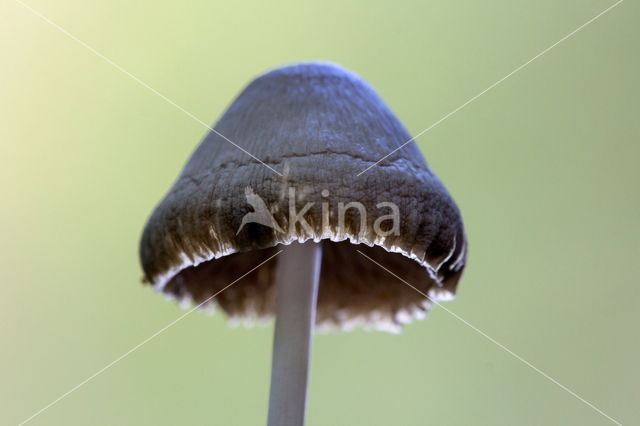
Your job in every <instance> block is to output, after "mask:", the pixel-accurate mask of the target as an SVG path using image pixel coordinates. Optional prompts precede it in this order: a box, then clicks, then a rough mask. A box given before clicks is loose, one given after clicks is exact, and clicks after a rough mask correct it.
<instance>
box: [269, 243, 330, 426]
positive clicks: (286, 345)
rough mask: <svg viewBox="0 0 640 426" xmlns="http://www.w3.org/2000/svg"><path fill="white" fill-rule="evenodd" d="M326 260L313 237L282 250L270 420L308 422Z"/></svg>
mask: <svg viewBox="0 0 640 426" xmlns="http://www.w3.org/2000/svg"><path fill="white" fill-rule="evenodd" d="M321 260H322V246H321V245H320V244H318V243H314V242H313V241H308V242H306V243H304V244H296V243H292V244H290V245H288V246H284V248H283V251H282V254H280V255H279V256H278V264H277V266H276V326H275V336H274V342H273V358H272V362H271V392H270V396H269V420H268V426H302V425H303V424H304V419H305V412H306V400H307V381H308V377H309V361H310V358H311V339H312V335H313V327H314V326H315V321H316V301H317V298H318V285H319V279H320V263H321Z"/></svg>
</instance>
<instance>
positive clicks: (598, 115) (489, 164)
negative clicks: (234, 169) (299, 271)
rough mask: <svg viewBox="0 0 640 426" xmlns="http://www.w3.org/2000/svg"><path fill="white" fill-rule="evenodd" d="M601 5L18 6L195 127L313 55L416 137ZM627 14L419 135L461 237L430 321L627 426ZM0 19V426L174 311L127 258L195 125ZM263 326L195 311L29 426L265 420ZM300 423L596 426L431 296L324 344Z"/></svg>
mask: <svg viewBox="0 0 640 426" xmlns="http://www.w3.org/2000/svg"><path fill="white" fill-rule="evenodd" d="M612 3H613V2H608V1H601V0H597V1H595V0H594V1H578V0H571V1H562V2H558V1H551V0H541V1H536V2H533V1H492V2H474V1H456V2H452V1H430V2H408V1H400V2H388V1H382V0H375V1H368V2H364V1H363V2H337V1H324V2H310V1H306V2H289V3H284V2H277V3H276V2H223V3H217V2H209V1H194V2H151V1H137V2H128V1H120V0H119V1H109V2H106V1H104V2H83V1H78V0H74V1H71V0H65V1H56V2H47V1H44V0H28V4H29V5H31V6H32V7H34V8H36V9H37V10H38V11H40V12H41V13H43V14H44V15H46V16H47V17H49V18H50V19H52V20H53V21H55V22H56V23H58V24H59V25H61V26H62V27H63V28H65V29H66V30H68V31H69V32H71V33H72V34H74V35H75V36H76V37H78V38H79V39H80V40H82V41H84V42H86V43H88V44H89V45H91V46H92V47H94V48H95V49H96V50H97V51H99V52H101V53H102V54H104V55H106V56H107V57H109V58H110V59H112V60H113V61H115V62H116V63H118V64H120V65H121V66H122V67H124V68H125V69H126V70H128V71H129V72H131V73H132V74H134V75H135V76H137V77H139V78H140V79H141V80H143V81H144V82H146V83H147V84H149V85H150V86H152V87H154V88H156V89H157V90H158V91H160V92H161V93H162V94H164V95H166V96H167V97H168V98H170V99H172V100H173V101H175V102H176V103H177V104H179V105H181V106H182V107H184V108H185V109H187V110H188V111H190V112H191V113H193V114H194V115H195V116H197V117H198V118H199V119H201V120H203V121H204V122H207V123H213V122H214V121H215V120H216V119H217V117H218V116H220V115H221V114H222V112H223V110H224V108H225V107H226V106H227V105H228V104H229V103H230V102H231V101H232V100H233V98H234V97H235V95H236V94H237V93H238V92H239V91H240V90H241V89H242V87H244V85H245V84H246V83H248V82H249V81H250V80H251V79H252V78H253V77H254V76H256V75H257V74H259V73H261V72H263V71H265V70H266V69H269V68H272V67H275V66H279V65H282V64H286V63H291V62H295V61H300V60H308V59H322V60H330V61H334V62H337V63H340V64H342V65H344V66H346V67H347V68H349V69H352V70H354V71H355V72H357V73H359V74H360V75H361V76H362V77H363V78H365V79H366V80H367V81H369V82H370V83H371V84H372V85H373V86H374V87H375V88H376V89H377V91H378V92H379V93H380V95H381V96H382V97H383V98H384V99H385V100H386V101H387V102H388V104H389V106H390V107H391V108H392V109H393V110H394V111H395V112H396V114H397V115H398V116H399V117H400V119H401V120H403V122H404V123H405V124H406V125H407V127H408V128H409V129H410V131H411V132H412V133H413V134H416V133H418V132H420V131H421V130H423V129H425V128H426V127H428V126H430V125H431V124H432V123H434V122H436V121H437V120H439V119H440V118H441V117H443V116H444V115H445V114H447V113H449V112H450V111H452V110H453V109H455V108H456V107H458V106H459V105H461V104H463V103H464V102H466V101H467V100H468V99H470V98H471V97H473V96H474V95H476V94H478V93H479V92H481V91H482V90H484V89H485V88H486V87H488V86H490V85H491V84H493V83H494V82H495V81H497V80H499V79H500V78H502V77H503V76H505V75H506V74H507V73H509V72H510V71H512V70H513V69H515V68H516V67H518V66H519V65H521V64H522V63H524V62H526V61H527V60H529V59H530V58H532V57H533V56H535V55H536V54H538V53H539V52H541V51H542V50H544V49H545V48H547V47H548V46H550V45H551V44H553V43H555V42H556V41H557V40H559V39H560V38H562V37H563V36H565V35H566V34H568V33H569V32H571V31H572V30H574V29H575V28H577V27H579V26H580V25H582V24H583V23H584V22H586V21H588V20H589V19H591V18H592V17H593V16H595V15H597V14H598V13H599V12H601V11H602V10H604V9H606V8H607V7H608V6H610V5H611V4H612ZM639 12H640V9H639V7H638V5H637V3H635V2H633V1H630V0H627V1H625V2H624V3H622V4H620V5H619V6H618V7H616V8H614V9H613V10H612V11H611V12H609V13H608V14H606V15H604V16H603V17H601V18H600V19H598V20H597V21H595V22H594V23H593V24H591V25H589V26H587V27H586V28H584V29H583V30H582V31H580V32H578V33H577V34H576V35H574V36H573V37H571V38H570V39H568V40H566V41H565V42H563V43H562V44H560V45H558V46H557V47H556V48H555V49H553V50H551V51H550V52H548V53H547V54H545V55H544V56H542V57H540V58H539V59H538V60H536V61H534V62H533V63H531V64H530V65H528V66H527V67H526V68H524V69H522V70H521V71H520V72H518V73H516V74H515V75H513V76H512V77H511V78H509V79H507V80H506V81H504V82H503V83H502V84H500V85H499V86H497V87H496V88H494V89H493V90H491V91H489V92H488V93H486V94H485V95H483V96H482V97H480V98H479V99H477V100H476V101H475V102H473V103H472V104H470V105H468V106H467V107H466V108H464V109H463V110H461V111H460V112H458V113H456V114H454V115H453V116H451V117H450V118H449V119H447V120H446V121H444V122H442V123H441V124H439V125H438V126H436V127H435V128H433V129H432V130H431V131H429V132H427V133H426V134H425V135H423V136H421V137H420V138H419V140H418V143H419V145H420V147H421V149H422V150H423V152H424V154H425V156H426V157H427V159H428V161H429V163H430V165H431V167H432V168H433V169H434V171H435V172H436V173H437V174H438V175H439V176H440V177H441V178H442V180H443V181H444V182H445V184H446V185H447V187H448V188H449V190H450V191H451V193H452V194H453V196H454V197H455V199H456V200H457V202H458V203H459V205H460V207H461V209H462V212H463V215H464V217H465V222H466V226H467V229H468V233H469V241H470V262H469V265H468V269H467V273H466V275H465V277H464V279H463V281H462V283H461V286H460V291H459V296H458V298H457V299H456V301H454V302H451V303H447V305H446V307H447V308H449V309H451V310H452V311H454V312H456V313H457V314H458V315H460V316H461V317H463V318H465V319H466V320H467V321H469V322H470V323H472V324H474V325H475V326H476V327H478V328H479V329H481V330H483V331H484V332H486V333H487V334H488V335H490V336H492V337H493V338H495V339H497V340H498V341H499V342H501V343H503V344H504V345H506V346H507V347H509V348H510V349H511V350H513V351H515V352H516V353H518V354H519V355H521V356H523V357H524V358H525V359H526V360H528V361H530V362H531V363H533V364H534V365H536V366H537V367H539V368H540V369H542V370H543V371H545V372H547V373H548V374H549V375H551V376H552V377H554V378H555V379H557V380H558V381H559V382H561V383H562V384H564V385H566V386H567V387H569V388H571V389H572V390H574V391H575V392H576V393H578V394H579V395H581V396H582V397H584V398H585V399H586V400H588V401H590V402H591V403H593V404H595V405H596V406H597V407H599V408H600V409H602V410H603V411H605V412H606V413H607V414H609V415H611V416H613V417H614V418H616V419H617V420H619V421H620V422H621V423H623V424H625V425H631V424H637V423H638V422H639V421H640V411H639V408H638V401H639V400H640V393H639V391H638V383H640V368H639V367H638V364H637V362H638V358H639V355H640V354H639V352H640V343H639V340H638V329H637V324H638V312H639V310H640V300H639V298H640V291H639V288H640V286H639V282H638V281H639V278H638V277H639V275H640V274H639V272H640V271H639V269H640V268H639V264H640V262H638V258H639V257H640V243H639V241H640V226H639V224H638V218H639V217H640V216H639V210H640V191H638V183H639V182H640V179H639V178H640V167H638V158H639V157H640V146H639V140H640V139H639V136H640V124H639V120H638V113H639V112H640V111H639V107H638V99H640V90H639V89H640V84H639V83H638V75H639V65H640V60H639V58H638V54H639V46H638V41H639V40H640V26H638V19H639V18H640V13H639ZM0 24H1V25H0V117H1V118H0V122H1V125H0V178H1V180H0V182H1V183H0V200H1V206H2V207H1V209H0V235H1V236H2V237H1V238H2V245H1V246H0V262H1V264H0V267H1V270H2V280H1V283H2V297H0V339H1V346H2V350H0V401H2V402H1V403H0V407H1V408H0V424H3V425H4V424H7V425H11V424H14V425H15V424H18V423H20V422H21V421H23V420H25V419H26V418H28V417H29V416H30V415H31V414H33V413H34V412H36V411H37V410H39V409H40V408H42V407H44V406H45V405H47V404H48V403H50V402H51V401H52V400H54V399H55V398H57V397H58V396H60V395H61V394H63V393H64V392H66V391H67V390H69V389H71V388H72V387H73V386H75V385H77V384H78V383H80V382H82V381H83V380H84V379H86V378H87V377H89V376H90V375H91V374H93V373H94V372H96V371H97V370H99V369H100V368H102V367H103V366H105V365H107V364H108V363H109V362H111V361H112V360H114V359H116V358H117V357H118V356H120V355H122V354H123V353H125V352H126V351H127V350H129V349H130V348H132V347H133V346H135V345H136V344H138V343H139V342H141V341H142V340H144V339H145V338H147V337H148V336H150V335H151V334H153V333H154V332H156V331H157V330H159V329H160V328H162V327H163V326H165V325H166V324H168V323H170V322H171V321H173V320H174V319H176V318H177V317H178V316H180V315H181V314H182V313H183V311H181V310H180V309H179V308H178V307H177V306H175V305H174V304H172V303H168V302H165V301H164V300H163V299H162V298H161V297H159V296H158V295H155V294H154V293H153V292H152V291H151V290H150V289H149V288H146V287H143V286H142V285H140V284H139V279H140V277H141V270H140V267H139V264H138V258H137V246H138V240H139V237H140V233H141V230H142V227H143V224H144V222H145V220H146V218H147V216H148V214H150V212H151V210H152V208H153V207H154V205H155V204H156V203H157V202H158V201H159V200H160V198H161V197H162V196H163V194H164V192H165V191H166V190H167V189H168V188H169V185H170V184H171V183H172V181H173V180H174V178H175V177H176V176H177V173H178V172H179V170H180V168H181V167H182V165H183V164H184V162H185V161H186V160H187V158H188V156H189V154H190V153H191V151H192V150H193V149H194V148H195V146H196V144H197V143H198V141H199V140H200V139H201V138H202V136H203V135H204V134H205V133H206V129H205V128H203V127H202V126H201V125H200V124H198V123H197V122H195V121H194V120H193V119H191V118H189V117H188V116H186V115H185V114H184V113H182V112H180V111H179V110H177V109H176V108H174V107H173V106H171V105H169V104H168V103H167V102H165V101H163V100H162V99H161V98H159V97H158V96H156V95H154V94H153V93H151V92H150V91H149V90H147V89H145V88H144V87H142V86H141V85H140V84H138V83H136V82H135V81H133V80H132V79H131V78H129V77H128V76H126V75H124V74H123V73H121V72H120V71H118V70H117V69H115V68H114V67H113V66H111V65H110V64H108V63H106V62H105V61H104V60H102V59H100V58H99V57H97V56H96V55H94V54H92V53H91V52H90V51H88V50H87V49H85V48H84V47H82V46H81V45H79V44H78V43H76V42H74V41H73V40H71V39H70V38H69V37H67V36H65V35H64V34H62V33H61V32H60V31H58V30H57V29H55V28H53V27H52V26H51V25H49V24H47V23H46V22H44V21H43V20H42V19H40V18H38V17H37V16H35V15H34V14H33V13H31V12H30V11H29V10H27V9H25V8H24V7H23V6H21V5H20V4H19V3H17V2H16V1H14V0H3V1H2V2H0ZM398 285H403V284H402V283H398ZM271 337H272V325H268V326H266V327H263V328H255V329H250V330H247V329H243V328H236V329H232V328H229V327H228V326H227V323H226V320H225V318H224V317H223V316H222V315H221V314H220V313H215V314H214V315H213V316H212V317H208V316H206V315H203V314H193V315H191V316H189V317H187V318H186V319H184V320H183V321H181V322H180V323H178V324H177V325H175V326H174V327H172V328H171V329H169V330H167V331H166V332H164V333H163V334H161V335H160V336H158V337H157V338H156V339H154V340H152V341H151V342H149V343H148V344H146V345H144V346H143V347H141V348H140V349H139V350H137V351H136V352H134V353H132V354H131V355H130V356H128V357H126V358H125V359H123V360H122V361H121V362H119V363H118V364H116V365H115V366H113V367H112V368H110V369H109V370H107V371H105V372H104V373H103V374H101V375H99V376H98V377H96V378H95V379H94V380H92V381H91V382H89V383H87V384H86V385H85V386H83V387H81V388H80V389H78V390H77V391H76V392H74V393H72V394H71V395H69V396H68V397H67V398H65V399H63V400H62V401H60V402H59V403H58V404H56V405H54V406H52V407H51V408H50V409H48V410H47V411H45V412H44V413H42V414H41V415H40V416H38V417H36V418H34V419H33V420H32V421H31V422H30V423H29V424H30V425H34V426H35V425H157V426H159V425H200V424H216V425H259V424H264V423H265V419H266V410H267V400H268V396H267V393H268V389H269V384H268V380H269V368H270V357H271ZM308 424H309V425H312V426H314V425H315V426H319V425H350V426H352V425H367V426H369V425H406V426H412V425H416V426H417V425H594V426H595V425H607V424H613V423H612V422H611V421H609V420H607V419H606V418H605V417H603V416H602V415H600V414H599V413H598V412H596V411H594V410H593V409H591V408H590V407H588V406H587V405H585V404H584V403H582V402H580V401H579V400H577V399H576V398H574V397H573V396H571V395H570V394H568V393H567V392H565V391H564V390H562V389H561V388H559V387H558V386H556V385H555V384H553V383H551V382H550V381H548V380H547V379H545V378H544V377H542V376H540V375H539V374H538V373H536V372H535V371H533V370H532V369H531V368H529V367H527V366H526V365H525V364H523V363H522V362H520V361H518V360H517V359H515V358H514V357H512V356H511V355H509V354H508V353H506V352H505V351H503V350H502V349H500V348H499V347H497V346H496V345H494V344H493V343H491V342H490V341H488V340H487V339H485V338H484V337H482V336H481V335H479V334H478V333H476V332H475V331H473V330H472V329H470V328H469V327H467V326H465V325H464V324H462V323H461V322H459V321H458V320H456V319H455V318H454V317H452V316H451V315H449V314H448V313H446V312H445V311H444V310H442V309H439V308H436V309H435V310H434V311H433V312H432V313H431V314H430V316H429V318H428V319H427V320H426V321H422V322H418V323H414V324H412V325H410V326H408V327H407V328H406V330H405V332H404V333H402V334H400V335H389V334H383V333H367V332H363V331H356V332H353V333H347V334H329V335H321V336H318V337H317V338H316V339H315V342H314V353H313V363H312V373H311V387H310V394H309V411H308Z"/></svg>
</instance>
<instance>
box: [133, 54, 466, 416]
mask: <svg viewBox="0 0 640 426" xmlns="http://www.w3.org/2000/svg"><path fill="white" fill-rule="evenodd" d="M222 135H224V136H222ZM410 139H411V137H410V135H409V133H408V132H407V130H406V129H405V128H404V126H403V125H402V124H401V123H400V121H399V120H398V119H397V118H396V117H395V116H394V114H393V113H392V112H391V111H390V110H389V108H388V107H387V106H386V105H385V104H384V102H383V101H382V100H381V99H380V97H379V96H378V95H377V94H376V93H375V92H374V90H373V89H372V88H371V87H370V86H369V85H368V84H367V83H365V82H364V81H363V80H362V79H361V78H359V77H358V76H357V75H355V74H354V73H352V72H350V71H347V70H345V69H343V68H341V67H339V66H336V65H333V64H329V63H318V62H313V63H301V64H296V65H291V66H286V67H282V68H278V69H275V70H273V71H270V72H268V73H266V74H264V75H262V76H260V77H258V78H257V79H256V80H254V81H253V82H252V83H251V84H249V86H248V87H246V88H245V89H244V91H243V92H242V93H241V94H240V95H239V96H238V98H237V99H236V100H235V101H234V102H233V103H232V104H231V106H230V107H229V108H228V109H227V111H226V112H225V113H224V115H223V116H222V118H221V119H220V120H219V121H218V123H217V124H216V126H215V130H214V131H213V132H211V133H209V135H208V136H206V137H205V139H204V140H203V141H202V142H201V144H200V145H199V147H198V148H197V149H196V150H195V152H194V153H193V155H192V156H191V158H190V160H189V162H188V163H187V165H186V166H185V168H184V169H183V171H182V173H181V174H180V176H179V177H178V179H177V181H176V182H175V183H174V185H173V187H172V188H171V189H170V191H169V193H168V194H167V195H166V197H165V198H164V199H163V200H162V202H161V203H160V204H159V205H158V206H157V207H156V209H155V211H154V212H153V214H152V215H151V218H150V219H149V221H148V223H147V225H146V228H145V230H144V233H143V236H142V241H141V248H140V253H141V261H142V266H143V269H144V272H145V281H146V282H147V283H149V284H150V285H152V286H153V288H154V289H155V290H157V291H158V292H162V293H164V294H165V295H167V296H169V297H171V298H173V299H176V300H178V301H180V302H184V303H186V304H189V303H194V304H197V305H201V307H211V306H213V305H214V304H215V305H217V306H219V307H220V308H221V309H222V310H223V311H224V312H225V313H226V314H227V315H228V316H229V317H230V318H232V319H234V320H239V321H254V320H262V319H266V318H270V317H272V316H274V314H275V316H276V325H275V339H274V349H273V364H272V382H271V394H270V403H269V422H268V423H269V425H271V426H275V425H301V424H303V423H304V415H305V401H306V388H307V377H308V364H309V352H310V342H311V335H312V333H313V329H314V326H315V327H316V328H318V329H325V330H326V329H335V328H338V329H343V330H349V329H352V328H354V327H358V326H361V327H364V328H368V329H380V330H387V331H398V330H399V329H400V328H401V327H402V326H403V325H404V324H406V323H408V322H410V321H412V320H413V319H417V318H422V317H424V316H425V315H426V313H427V311H428V310H429V308H430V307H431V305H432V304H433V303H434V302H435V301H439V300H449V299H451V298H452V297H453V295H454V294H455V292H456V286H457V283H458V280H459V279H460V276H461V274H462V270H463V268H464V265H465V257H466V237H465V232H464V228H463V223H462V219H461V216H460V213H459V210H458V208H457V206H456V204H455V202H454V201H453V199H452V198H451V196H450V195H449V193H448V192H447V190H446V189H445V188H444V186H443V185H442V183H441V182H440V181H439V179H438V178H437V177H436V176H435V174H433V172H432V171H431V170H430V169H429V168H428V166H427V164H426V162H425V161H424V159H423V157H422V155H421V153H420V151H419V149H418V147H417V146H416V144H415V143H414V142H411V143H409V144H407V145H406V146H404V147H403V148H402V149H397V148H398V147H400V146H402V145H403V144H404V143H405V142H407V141H409V140H410ZM230 140H231V141H235V142H237V143H238V144H239V145H240V146H242V148H243V150H246V151H248V152H250V153H251V154H252V155H251V156H249V155H247V153H246V152H243V150H239V149H238V148H237V146H234V145H233V144H230V143H229V141H230ZM390 152H393V154H392V155H389V153H390ZM382 158H384V160H383V161H380V162H379V163H377V162H378V161H379V160H380V159H382ZM258 159H260V160H258ZM373 164H375V166H374V167H370V166H371V165H373ZM265 165H268V166H269V167H265ZM367 168H369V169H368V170H367V171H366V172H365V173H361V172H362V171H363V170H365V169H367ZM274 171H275V172H274ZM376 263H378V264H376ZM257 265H261V266H260V268H258V269H256V271H255V272H252V273H250V274H246V272H247V271H250V270H252V268H255V267H256V266H257ZM380 265H383V266H384V267H385V268H388V269H389V270H391V271H394V272H395V273H397V274H398V275H400V276H401V277H402V278H403V279H405V280H406V281H407V282H409V283H411V284H412V285H413V286H415V288H411V287H409V286H407V285H405V284H403V283H402V282H400V281H398V280H397V278H395V277H394V276H392V275H390V274H389V273H388V272H387V271H385V270H384V269H382V268H381V267H380ZM242 274H245V275H244V276H243V275H242ZM240 276H242V279H241V280H238V278H239V277H240ZM234 280H235V281H234ZM236 281H237V282H236ZM230 283H233V285H229V284H230ZM222 290H224V291H222ZM416 290H418V291H416ZM421 293H423V294H421ZM424 294H426V295H428V297H427V298H425V297H424Z"/></svg>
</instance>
